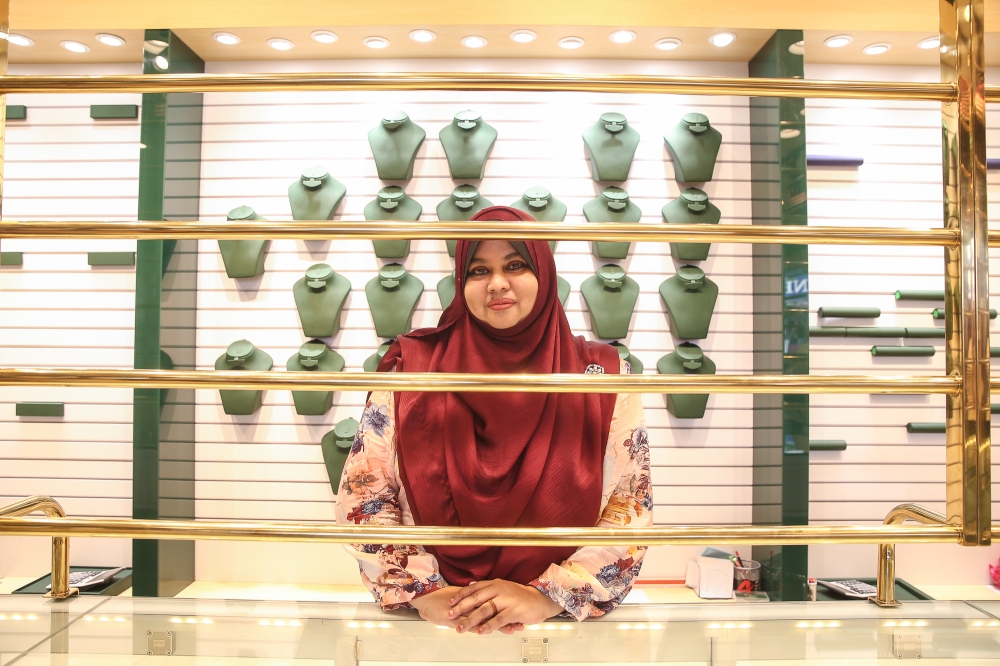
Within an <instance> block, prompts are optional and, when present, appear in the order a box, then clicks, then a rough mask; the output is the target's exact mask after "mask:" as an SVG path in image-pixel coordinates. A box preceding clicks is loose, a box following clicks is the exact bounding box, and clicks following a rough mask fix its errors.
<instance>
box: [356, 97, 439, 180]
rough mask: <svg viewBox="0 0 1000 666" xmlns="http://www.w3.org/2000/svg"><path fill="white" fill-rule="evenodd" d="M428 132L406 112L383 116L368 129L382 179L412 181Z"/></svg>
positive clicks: (376, 166) (376, 164)
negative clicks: (418, 154)
mask: <svg viewBox="0 0 1000 666" xmlns="http://www.w3.org/2000/svg"><path fill="white" fill-rule="evenodd" d="M425 136H427V132H425V131H424V129H423V128H422V127H420V125H417V124H416V123H415V122H413V121H412V120H410V117H409V116H408V115H406V113H404V112H403V111H392V112H389V113H387V114H385V115H384V116H382V122H380V123H379V124H378V125H376V126H375V127H373V128H372V129H370V130H369V131H368V145H370V146H371V148H372V155H374V156H375V168H376V169H377V170H378V177H379V178H380V179H381V180H409V179H410V178H412V177H413V163H414V162H415V161H416V159H417V151H419V150H420V145H421V144H422V143H423V142H424V137H425Z"/></svg>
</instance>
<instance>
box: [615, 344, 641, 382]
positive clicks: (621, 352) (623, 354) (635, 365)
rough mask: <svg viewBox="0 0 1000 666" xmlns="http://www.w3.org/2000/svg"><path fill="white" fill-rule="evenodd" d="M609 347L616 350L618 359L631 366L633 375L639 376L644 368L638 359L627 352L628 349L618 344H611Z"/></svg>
mask: <svg viewBox="0 0 1000 666" xmlns="http://www.w3.org/2000/svg"><path fill="white" fill-rule="evenodd" d="M611 346H612V347H614V348H615V349H617V350H618V358H620V359H622V360H623V361H628V364H629V365H630V366H632V374H633V375H641V374H642V371H643V370H644V369H645V367H644V366H643V364H642V361H640V360H639V359H638V358H636V357H635V356H634V355H633V354H632V353H631V352H630V351H629V350H628V347H626V346H625V345H623V344H622V343H620V342H612V343H611Z"/></svg>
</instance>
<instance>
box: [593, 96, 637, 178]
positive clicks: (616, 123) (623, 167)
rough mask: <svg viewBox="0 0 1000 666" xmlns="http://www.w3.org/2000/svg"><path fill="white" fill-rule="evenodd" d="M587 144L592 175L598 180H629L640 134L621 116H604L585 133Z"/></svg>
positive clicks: (603, 114)
mask: <svg viewBox="0 0 1000 666" xmlns="http://www.w3.org/2000/svg"><path fill="white" fill-rule="evenodd" d="M583 144H584V145H585V146H586V147H587V155H588V157H589V158H590V175H591V176H592V177H593V178H594V180H598V181H602V180H603V181H612V182H623V181H626V180H628V173H629V170H630V169H631V168H632V158H633V157H634V156H635V149H636V148H638V147H639V133H638V132H636V131H635V130H634V129H633V128H632V127H631V126H629V124H628V120H626V118H625V116H624V115H622V114H620V113H614V112H610V113H602V114H601V117H600V119H599V120H598V121H597V122H596V123H594V124H593V125H591V126H590V127H588V128H587V129H585V130H584V131H583Z"/></svg>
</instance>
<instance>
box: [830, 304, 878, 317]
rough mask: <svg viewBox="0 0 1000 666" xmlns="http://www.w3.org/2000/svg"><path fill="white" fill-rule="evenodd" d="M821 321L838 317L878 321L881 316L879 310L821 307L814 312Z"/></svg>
mask: <svg viewBox="0 0 1000 666" xmlns="http://www.w3.org/2000/svg"><path fill="white" fill-rule="evenodd" d="M816 316H817V317H820V318H821V319H827V318H830V317H839V318H841V319H878V318H879V317H881V316H882V310H881V309H879V308H831V307H821V308H819V310H817V311H816Z"/></svg>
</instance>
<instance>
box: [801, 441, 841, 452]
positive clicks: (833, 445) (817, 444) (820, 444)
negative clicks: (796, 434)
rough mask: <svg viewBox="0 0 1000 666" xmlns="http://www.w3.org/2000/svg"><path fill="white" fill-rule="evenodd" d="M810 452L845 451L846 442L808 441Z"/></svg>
mask: <svg viewBox="0 0 1000 666" xmlns="http://www.w3.org/2000/svg"><path fill="white" fill-rule="evenodd" d="M809 450H810V451H846V450H847V440H843V439H810V440H809Z"/></svg>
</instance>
